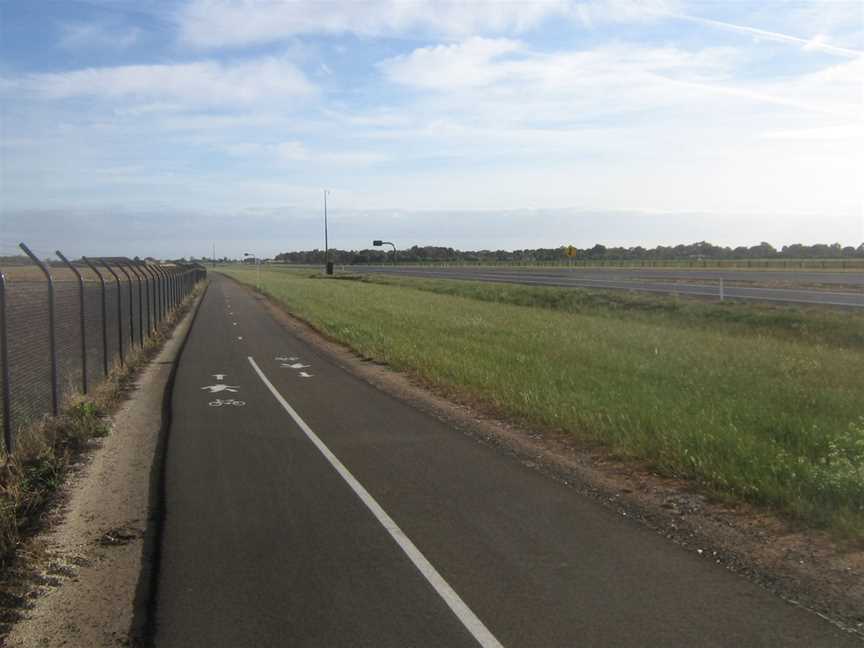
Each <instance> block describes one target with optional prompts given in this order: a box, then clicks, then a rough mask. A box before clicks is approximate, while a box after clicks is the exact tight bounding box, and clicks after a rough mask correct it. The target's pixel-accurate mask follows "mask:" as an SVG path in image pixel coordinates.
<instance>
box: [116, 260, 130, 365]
mask: <svg viewBox="0 0 864 648" xmlns="http://www.w3.org/2000/svg"><path fill="white" fill-rule="evenodd" d="M112 261H113V262H114V263H117V267H118V268H120V272H122V273H123V274H124V275H126V280H127V281H128V282H129V348H130V349H131V348H132V345H133V344H135V323H134V321H133V320H134V319H135V308H134V307H133V305H132V301H133V299H132V296H133V294H134V293H133V292H132V276H131V275H130V274H129V272H127V270H126V268H124V267H123V264H122V263H118V262H117V260H116V259H112Z"/></svg>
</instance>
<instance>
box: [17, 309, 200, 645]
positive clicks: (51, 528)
mask: <svg viewBox="0 0 864 648" xmlns="http://www.w3.org/2000/svg"><path fill="white" fill-rule="evenodd" d="M200 299H201V296H199V298H198V300H199V302H200ZM197 303H198V302H196V303H195V304H193V306H192V308H190V309H189V311H188V313H187V314H186V316H185V317H184V319H183V320H182V321H181V322H180V324H179V325H178V326H177V327H176V328H175V330H174V332H173V334H172V336H171V338H170V339H169V340H168V341H167V343H166V344H165V346H164V347H163V349H162V350H161V351H160V353H159V354H158V356H157V357H156V358H155V359H154V360H153V361H152V362H151V363H150V364H149V365H148V366H147V367H145V368H144V370H143V371H142V372H141V373H140V374H139V375H138V376H137V378H136V381H135V383H134V385H133V387H132V391H131V393H130V394H129V396H130V398H128V400H126V402H125V403H123V405H122V406H121V407H120V409H119V410H118V411H117V413H116V414H115V415H114V416H113V417H112V422H111V432H110V434H109V435H108V436H107V437H106V438H105V439H103V440H102V441H101V442H100V443H99V444H98V446H97V448H96V449H95V451H94V452H93V453H92V454H91V455H90V456H88V457H87V458H86V459H85V460H84V462H83V464H82V465H81V466H79V467H78V469H77V470H76V471H75V474H74V475H73V476H72V477H71V479H70V480H69V481H68V482H67V484H66V485H65V486H64V489H63V492H62V494H61V495H60V498H59V501H60V504H59V506H57V508H55V510H53V511H52V513H51V514H50V515H49V517H48V520H47V522H46V523H45V524H44V527H45V528H44V530H43V531H42V532H41V533H39V534H37V535H36V536H35V537H33V538H31V539H30V540H29V541H28V542H27V545H26V547H24V551H23V552H22V553H23V556H22V559H21V560H22V561H23V563H24V568H23V569H22V568H19V572H24V573H25V574H26V576H25V579H26V580H28V581H30V582H29V585H30V587H29V591H27V592H26V594H24V595H22V596H21V599H22V600H24V601H27V602H26V603H25V604H24V608H25V609H24V611H23V613H22V614H21V615H20V619H19V620H18V621H17V622H16V623H15V624H14V625H13V627H12V629H11V632H10V634H9V636H8V637H7V638H6V644H5V645H7V646H15V647H22V648H29V647H31V646H32V647H37V646H38V647H40V648H44V647H54V646H58V647H59V646H88V647H93V648H97V647H106V648H107V647H111V646H128V645H132V642H131V639H130V629H131V628H132V626H133V619H134V617H135V612H136V610H135V603H136V593H137V589H138V587H139V579H140V578H142V574H145V575H146V574H147V573H148V572H149V569H148V567H147V564H146V561H147V560H148V557H147V556H146V555H145V554H146V552H145V534H146V532H147V529H148V526H149V525H148V520H149V516H150V515H151V512H150V511H149V504H150V501H149V500H150V487H151V470H152V469H153V464H154V458H155V457H156V452H157V447H158V445H159V439H160V431H161V429H162V425H163V421H162V411H163V396H164V393H165V387H166V384H167V383H168V380H169V377H170V374H171V370H172V366H173V365H174V362H175V360H176V358H177V356H178V353H179V352H180V349H181V348H182V344H183V341H184V339H185V338H186V334H187V332H188V331H189V327H190V325H191V322H192V319H193V317H194V314H195V310H196V307H197ZM145 577H146V576H145ZM24 588H26V584H25V586H24Z"/></svg>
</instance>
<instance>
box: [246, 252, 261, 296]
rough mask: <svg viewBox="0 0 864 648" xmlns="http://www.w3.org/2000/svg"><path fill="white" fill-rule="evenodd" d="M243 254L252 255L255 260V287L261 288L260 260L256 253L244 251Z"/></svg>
mask: <svg viewBox="0 0 864 648" xmlns="http://www.w3.org/2000/svg"><path fill="white" fill-rule="evenodd" d="M243 256H244V257H252V258H253V259H254V260H255V287H256V288H258V290H261V260H260V259H259V258H258V255H256V254H252V253H250V252H244V253H243Z"/></svg>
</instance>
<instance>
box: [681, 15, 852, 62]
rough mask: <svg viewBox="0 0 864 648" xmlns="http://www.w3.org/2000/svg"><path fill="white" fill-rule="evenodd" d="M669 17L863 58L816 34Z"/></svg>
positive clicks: (821, 50)
mask: <svg viewBox="0 0 864 648" xmlns="http://www.w3.org/2000/svg"><path fill="white" fill-rule="evenodd" d="M668 15H669V16H670V17H675V18H678V19H680V20H687V21H690V22H695V23H699V24H701V25H707V26H710V27H716V28H718V29H724V30H726V31H732V32H737V33H739V34H744V35H745V36H751V37H755V38H758V39H764V40H770V41H776V42H778V43H789V44H791V45H797V46H800V47H802V48H803V49H804V50H806V51H811V52H812V51H819V52H825V53H827V54H836V55H838V56H846V57H849V58H858V57H861V56H864V51H861V50H856V49H851V48H848V47H838V46H836V45H832V44H830V43H827V42H826V37H825V35H824V34H817V35H815V36H814V37H813V38H800V37H798V36H791V35H789V34H783V33H780V32H775V31H769V30H766V29H757V28H755V27H748V26H746V25H736V24H733V23H728V22H722V21H720V20H710V19H707V18H699V17H697V16H686V15H681V14H678V15H675V14H668Z"/></svg>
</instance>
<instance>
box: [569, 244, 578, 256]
mask: <svg viewBox="0 0 864 648" xmlns="http://www.w3.org/2000/svg"><path fill="white" fill-rule="evenodd" d="M567 256H568V257H575V256H576V248H575V247H573V246H572V245H568V246H567Z"/></svg>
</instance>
